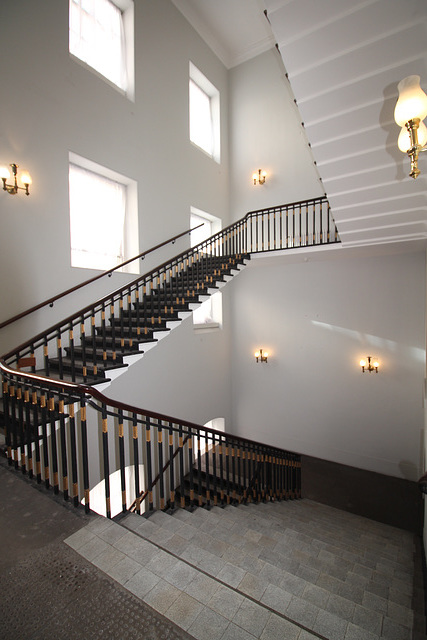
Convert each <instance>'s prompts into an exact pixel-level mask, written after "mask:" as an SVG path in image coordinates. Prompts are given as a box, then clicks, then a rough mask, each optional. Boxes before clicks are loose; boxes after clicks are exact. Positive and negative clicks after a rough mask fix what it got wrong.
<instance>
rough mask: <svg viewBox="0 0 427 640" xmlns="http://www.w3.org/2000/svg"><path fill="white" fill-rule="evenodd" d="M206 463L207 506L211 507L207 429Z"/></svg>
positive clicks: (206, 436)
mask: <svg viewBox="0 0 427 640" xmlns="http://www.w3.org/2000/svg"><path fill="white" fill-rule="evenodd" d="M205 464H206V470H205V473H206V507H207V509H210V508H211V486H210V478H209V476H210V464H209V441H208V433H207V431H205Z"/></svg>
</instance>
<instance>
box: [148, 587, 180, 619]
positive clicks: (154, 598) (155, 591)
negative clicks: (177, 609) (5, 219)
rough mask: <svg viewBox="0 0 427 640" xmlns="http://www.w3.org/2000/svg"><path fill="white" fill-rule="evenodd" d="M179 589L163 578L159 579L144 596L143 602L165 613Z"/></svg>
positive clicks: (177, 594) (178, 594) (176, 596)
mask: <svg viewBox="0 0 427 640" xmlns="http://www.w3.org/2000/svg"><path fill="white" fill-rule="evenodd" d="M181 593H182V592H181V591H180V590H179V589H177V588H176V587H174V586H173V585H171V584H169V582H166V581H165V580H160V581H159V582H158V583H157V584H156V585H155V586H154V587H153V588H152V589H151V590H150V591H149V592H148V593H147V594H146V595H145V596H144V598H143V599H144V602H146V603H147V604H149V605H150V607H152V608H153V609H155V610H156V611H158V612H159V613H162V614H165V612H166V611H167V609H169V607H170V606H171V605H172V604H173V603H174V602H175V600H176V599H177V598H178V596H180V595H181Z"/></svg>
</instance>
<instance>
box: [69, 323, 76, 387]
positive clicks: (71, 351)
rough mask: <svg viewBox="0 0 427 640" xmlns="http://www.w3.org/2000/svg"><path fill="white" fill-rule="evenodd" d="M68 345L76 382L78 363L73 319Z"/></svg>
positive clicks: (72, 373) (70, 325) (73, 379)
mask: <svg viewBox="0 0 427 640" xmlns="http://www.w3.org/2000/svg"><path fill="white" fill-rule="evenodd" d="M68 346H69V350H70V361H71V380H72V381H73V382H75V381H76V363H75V355H74V328H73V321H72V320H71V321H70V324H69V325H68Z"/></svg>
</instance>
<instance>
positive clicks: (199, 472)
mask: <svg viewBox="0 0 427 640" xmlns="http://www.w3.org/2000/svg"><path fill="white" fill-rule="evenodd" d="M197 495H198V499H199V507H202V506H203V498H202V456H201V452H200V431H197Z"/></svg>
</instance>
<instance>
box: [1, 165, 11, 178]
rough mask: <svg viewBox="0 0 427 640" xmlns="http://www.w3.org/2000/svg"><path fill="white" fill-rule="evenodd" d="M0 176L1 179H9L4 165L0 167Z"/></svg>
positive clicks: (8, 172) (8, 173) (7, 170)
mask: <svg viewBox="0 0 427 640" xmlns="http://www.w3.org/2000/svg"><path fill="white" fill-rule="evenodd" d="M0 178H2V179H3V180H9V178H10V171H9V169H8V168H7V167H5V166H2V167H0Z"/></svg>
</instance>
